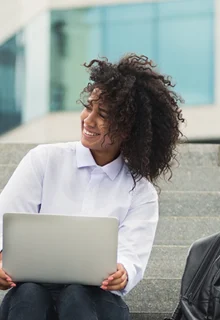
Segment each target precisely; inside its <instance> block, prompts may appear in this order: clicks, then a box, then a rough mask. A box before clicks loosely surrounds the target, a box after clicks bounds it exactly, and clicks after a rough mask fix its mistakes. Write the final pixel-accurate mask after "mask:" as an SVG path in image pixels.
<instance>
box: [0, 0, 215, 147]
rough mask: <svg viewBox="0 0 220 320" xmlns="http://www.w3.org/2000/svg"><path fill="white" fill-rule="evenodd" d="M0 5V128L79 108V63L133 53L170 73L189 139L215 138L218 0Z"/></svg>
mask: <svg viewBox="0 0 220 320" xmlns="http://www.w3.org/2000/svg"><path fill="white" fill-rule="evenodd" d="M0 6H1V7H3V8H5V9H4V10H2V11H0V25H1V26H3V27H4V28H0V30H1V31H0V134H1V133H4V132H6V131H7V130H10V129H11V128H13V127H15V126H18V125H20V124H22V123H28V122H30V121H31V120H33V119H35V118H37V117H42V116H44V115H46V114H47V113H48V112H54V111H56V112H57V111H72V112H79V110H80V108H81V106H80V105H78V104H77V100H78V99H79V96H80V92H81V90H82V89H83V87H84V86H85V85H86V83H87V82H88V74H87V73H86V71H85V70H84V68H83V66H82V65H83V63H84V62H89V61H90V60H91V59H93V58H97V57H104V56H105V57H108V59H109V60H110V61H113V62H114V61H117V60H118V59H119V58H120V57H121V56H122V55H124V54H125V53H128V52H135V53H137V54H144V55H146V56H148V57H149V58H150V59H151V60H153V61H154V62H155V64H156V65H157V66H158V69H159V71H160V72H162V73H163V74H166V75H170V76H171V77H172V79H173V83H174V84H176V87H175V90H176V91H177V92H178V93H179V94H180V95H181V96H182V97H183V99H184V100H185V104H184V105H183V113H184V116H185V118H186V120H187V126H186V127H185V128H184V133H185V135H186V136H187V138H188V139H189V140H191V141H208V140H209V141H217V140H220V126H219V125H218V119H220V72H218V71H220V1H219V0H160V1H125V0H123V1H122V0H121V1H116V0H112V1H110V0H109V1H101V0H99V1H91V0H90V1H84V0H80V1H79V0H78V1H74V0H65V1H64V0H51V1H46V0H40V1H38V3H36V4H34V5H32V4H31V5H30V3H29V2H28V1H27V0H22V1H21V0H20V1H18V0H17V1H16V3H15V0H10V1H9V0H8V1H7V2H6V0H0ZM16 6H17V7H16ZM12 11H13V14H14V16H15V19H14V21H12V16H13V15H12ZM7 15H8V16H9V15H10V17H11V20H10V21H9V20H8V19H7V21H6V18H7ZM64 125H65V124H64Z"/></svg>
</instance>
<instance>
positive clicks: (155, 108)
mask: <svg viewBox="0 0 220 320" xmlns="http://www.w3.org/2000/svg"><path fill="white" fill-rule="evenodd" d="M84 66H85V67H86V68H88V70H89V73H90V80H91V82H90V83H88V85H87V86H86V88H84V90H83V91H82V93H81V96H82V97H85V96H87V97H88V95H91V93H92V91H93V90H94V89H95V88H99V89H100V92H101V94H100V96H99V98H98V99H99V100H100V103H102V104H104V105H106V106H107V108H108V121H109V126H110V127H109V132H108V134H109V135H110V137H111V138H112V141H114V138H115V137H118V136H122V137H125V139H124V140H123V142H122V144H121V154H122V156H123V158H124V160H125V162H126V163H127V166H128V168H129V170H130V172H131V175H132V177H133V179H134V186H135V185H136V182H137V181H138V180H139V179H140V178H142V177H145V178H147V179H148V180H149V181H151V182H152V183H153V184H155V182H156V179H157V178H158V177H159V176H160V175H161V174H162V173H167V172H170V175H172V171H171V160H172V159H173V158H175V157H176V151H175V150H176V145H177V142H178V139H179V138H180V136H182V133H181V131H180V128H179V127H180V123H181V122H184V119H183V117H182V110H181V109H180V108H179V106H178V102H183V101H182V99H181V98H180V97H179V96H178V95H177V94H176V93H175V92H173V91H172V90H171V88H172V87H173V85H172V83H171V80H170V77H166V76H163V75H161V74H159V73H158V72H156V71H155V70H153V68H154V67H155V66H153V63H152V61H149V59H148V58H147V57H146V56H144V55H141V56H137V55H136V54H129V55H126V56H124V57H123V58H122V59H121V60H120V61H119V62H118V63H116V64H113V63H110V62H109V61H108V60H107V59H106V58H104V59H101V60H98V59H94V60H92V61H91V62H90V63H89V64H86V63H85V64H84ZM80 101H81V102H82V103H83V101H82V100H80Z"/></svg>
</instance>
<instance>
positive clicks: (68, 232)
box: [2, 213, 118, 286]
mask: <svg viewBox="0 0 220 320" xmlns="http://www.w3.org/2000/svg"><path fill="white" fill-rule="evenodd" d="M117 244H118V219H117V218H114V217H87V216H83V217H82V216H80V217H79V216H77V217H76V216H63V215H62V216H61V215H47V214H30V213H29V214H28V213H6V214H4V216H3V261H2V262H3V269H4V270H5V271H6V272H7V273H8V274H9V276H11V278H12V280H13V281H14V282H39V283H41V282H42V283H62V284H67V283H80V284H86V285H98V286H99V285H101V283H102V281H103V280H104V279H106V278H107V277H108V276H109V274H112V273H114V272H115V271H116V269H117V268H116V266H117Z"/></svg>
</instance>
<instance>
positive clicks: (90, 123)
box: [84, 112, 96, 127]
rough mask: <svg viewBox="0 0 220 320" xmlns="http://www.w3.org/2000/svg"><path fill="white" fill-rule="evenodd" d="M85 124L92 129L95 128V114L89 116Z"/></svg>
mask: <svg viewBox="0 0 220 320" xmlns="http://www.w3.org/2000/svg"><path fill="white" fill-rule="evenodd" d="M84 123H85V124H86V125H88V126H90V127H95V125H96V121H95V115H94V113H93V112H91V113H89V114H87V116H86V117H85V119H84Z"/></svg>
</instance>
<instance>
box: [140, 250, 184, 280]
mask: <svg viewBox="0 0 220 320" xmlns="http://www.w3.org/2000/svg"><path fill="white" fill-rule="evenodd" d="M189 247H190V246H189V245H187V246H175V245H168V246H166V245H154V246H153V249H152V252H151V256H150V259H149V262H148V266H147V269H146V271H145V274H144V279H180V278H181V277H182V274H183V271H184V268H185V263H186V258H187V254H188V251H189Z"/></svg>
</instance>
